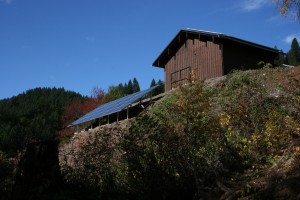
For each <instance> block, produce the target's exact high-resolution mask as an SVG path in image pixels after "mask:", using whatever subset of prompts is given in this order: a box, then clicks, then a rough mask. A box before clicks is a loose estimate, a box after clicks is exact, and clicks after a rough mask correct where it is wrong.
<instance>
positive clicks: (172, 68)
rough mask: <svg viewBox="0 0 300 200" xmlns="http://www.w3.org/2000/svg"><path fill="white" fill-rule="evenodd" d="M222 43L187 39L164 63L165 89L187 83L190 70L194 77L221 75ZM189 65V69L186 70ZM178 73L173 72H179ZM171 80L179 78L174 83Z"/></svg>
mask: <svg viewBox="0 0 300 200" xmlns="http://www.w3.org/2000/svg"><path fill="white" fill-rule="evenodd" d="M222 48H223V45H222V44H217V43H214V42H212V41H201V40H200V39H188V40H186V42H185V43H183V44H182V46H181V47H180V48H179V49H178V51H176V53H175V54H174V56H173V57H172V58H171V59H170V60H169V61H168V63H167V64H166V65H165V90H166V91H169V90H171V89H172V88H171V87H174V86H175V87H176V86H178V85H182V84H186V83H188V80H187V79H188V78H189V77H190V72H192V74H193V75H194V76H195V77H194V78H196V79H209V78H213V77H218V76H222V75H223V59H222ZM187 67H190V71H189V70H188V69H189V68H187ZM180 70H182V71H181V74H180V73H175V72H179V71H180ZM171 74H173V75H172V77H173V78H172V80H173V81H174V80H175V81H176V80H179V79H180V78H181V79H183V80H182V81H178V82H177V83H178V84H176V85H174V83H173V84H171Z"/></svg>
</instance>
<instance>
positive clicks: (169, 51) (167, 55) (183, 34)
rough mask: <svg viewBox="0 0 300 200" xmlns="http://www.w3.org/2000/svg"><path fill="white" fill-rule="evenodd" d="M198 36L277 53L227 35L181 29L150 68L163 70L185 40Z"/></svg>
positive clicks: (275, 50) (274, 50) (265, 47)
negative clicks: (154, 67)
mask: <svg viewBox="0 0 300 200" xmlns="http://www.w3.org/2000/svg"><path fill="white" fill-rule="evenodd" d="M200 36H208V37H213V38H221V39H223V40H229V41H233V42H237V43H241V44H245V45H248V46H252V47H256V48H259V49H263V50H265V51H271V52H274V53H278V52H279V51H278V50H277V49H274V48H271V47H267V46H264V45H261V44H257V43H254V42H249V41H246V40H242V39H239V38H236V37H232V36H229V35H225V34H223V33H218V32H210V31H203V30H195V29H182V30H180V31H179V32H178V33H177V35H176V36H175V37H174V38H173V40H172V41H171V42H170V43H169V44H168V46H167V47H166V48H165V49H164V50H163V51H162V52H161V54H160V55H159V56H158V57H157V58H156V60H155V61H154V62H153V64H152V66H156V67H162V68H164V67H165V64H166V63H167V62H168V61H169V60H170V59H171V57H172V56H173V53H174V52H176V51H177V50H178V49H179V48H180V47H181V45H182V44H183V43H184V42H185V41H186V40H187V39H191V38H194V39H195V38H200Z"/></svg>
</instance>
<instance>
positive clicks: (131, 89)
mask: <svg viewBox="0 0 300 200" xmlns="http://www.w3.org/2000/svg"><path fill="white" fill-rule="evenodd" d="M126 93H127V94H132V93H133V84H132V81H131V80H129V81H128V84H127V92H126Z"/></svg>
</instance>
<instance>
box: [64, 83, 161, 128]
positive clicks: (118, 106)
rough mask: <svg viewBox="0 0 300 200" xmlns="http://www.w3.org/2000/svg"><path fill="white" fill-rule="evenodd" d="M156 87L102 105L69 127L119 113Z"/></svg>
mask: <svg viewBox="0 0 300 200" xmlns="http://www.w3.org/2000/svg"><path fill="white" fill-rule="evenodd" d="M156 87H157V86H154V87H151V88H149V89H147V90H143V91H140V92H137V93H134V94H131V95H128V96H125V97H122V98H120V99H117V100H114V101H111V102H109V103H106V104H103V105H101V106H99V107H97V108H96V109H94V110H92V111H91V112H89V113H87V114H86V115H84V116H83V117H81V118H79V119H77V120H76V121H74V122H72V123H71V124H70V125H69V126H75V125H78V124H82V123H84V122H88V121H91V120H94V119H97V118H101V117H103V116H107V115H110V114H113V113H117V112H120V111H121V110H123V109H125V108H127V107H128V106H129V105H130V104H132V103H134V102H135V101H137V100H138V99H140V98H142V97H144V96H145V95H147V94H148V93H150V92H151V91H152V90H154V89H155V88H156Z"/></svg>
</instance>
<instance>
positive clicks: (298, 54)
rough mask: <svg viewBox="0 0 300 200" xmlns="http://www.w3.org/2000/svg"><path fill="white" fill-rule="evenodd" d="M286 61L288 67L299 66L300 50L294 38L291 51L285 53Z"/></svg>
mask: <svg viewBox="0 0 300 200" xmlns="http://www.w3.org/2000/svg"><path fill="white" fill-rule="evenodd" d="M287 61H288V64H289V65H293V66H297V65H299V64H300V49H299V43H298V41H297V39H296V38H294V39H293V41H292V44H291V49H290V50H289V52H288V53H287Z"/></svg>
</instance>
